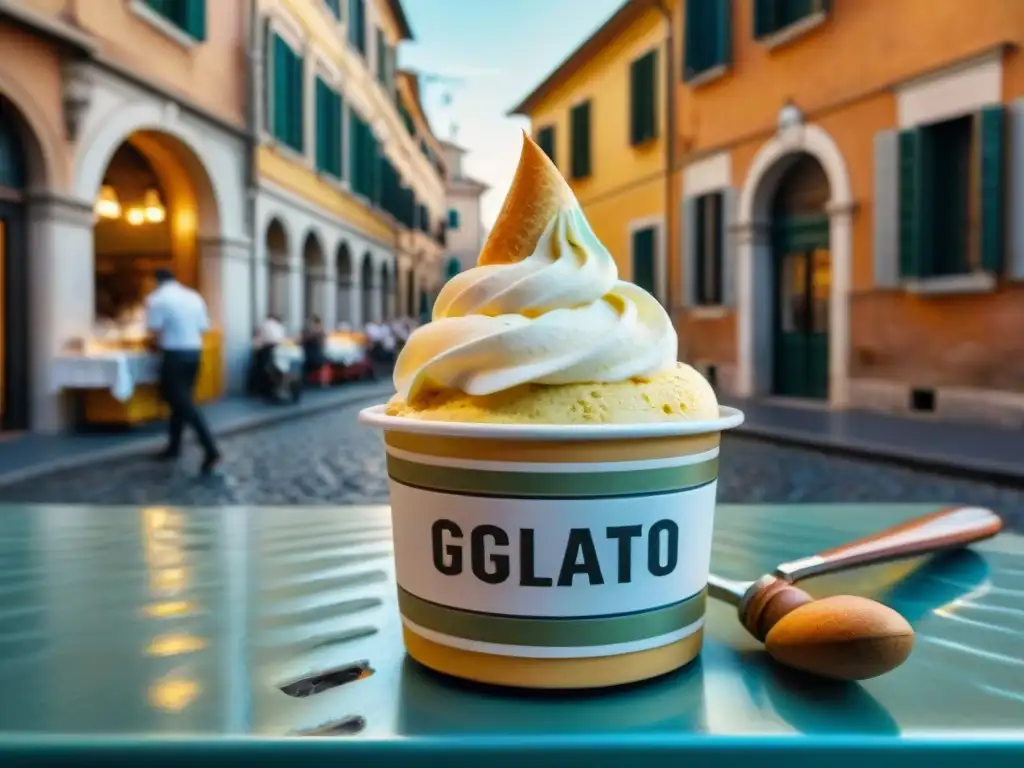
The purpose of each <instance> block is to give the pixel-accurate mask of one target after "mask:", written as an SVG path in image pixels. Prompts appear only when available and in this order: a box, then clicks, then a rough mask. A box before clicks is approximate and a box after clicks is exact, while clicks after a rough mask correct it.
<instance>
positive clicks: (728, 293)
mask: <svg viewBox="0 0 1024 768" xmlns="http://www.w3.org/2000/svg"><path fill="white" fill-rule="evenodd" d="M719 194H721V196H722V202H721V206H720V208H721V215H720V217H719V227H720V232H719V237H720V238H721V242H722V253H721V257H720V258H721V264H720V266H719V269H720V270H721V281H722V286H721V300H722V304H723V306H732V305H733V304H735V303H736V251H737V245H738V244H737V242H736V233H735V231H734V230H733V225H734V224H735V223H736V203H737V200H736V190H734V189H733V188H732V187H729V188H728V189H723V190H722V191H721V192H720V193H719Z"/></svg>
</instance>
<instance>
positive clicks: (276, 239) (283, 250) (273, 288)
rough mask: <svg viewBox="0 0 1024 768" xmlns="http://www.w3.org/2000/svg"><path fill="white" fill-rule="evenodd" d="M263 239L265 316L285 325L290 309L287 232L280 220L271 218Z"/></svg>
mask: <svg viewBox="0 0 1024 768" xmlns="http://www.w3.org/2000/svg"><path fill="white" fill-rule="evenodd" d="M264 237H265V248H266V253H267V257H266V258H267V314H268V315H273V316H274V317H276V318H277V319H278V321H279V322H281V323H287V322H288V317H289V310H290V308H291V307H290V305H291V280H290V267H289V262H290V258H289V253H290V252H291V251H290V248H289V244H288V232H287V230H285V228H284V224H282V223H281V220H280V219H277V218H273V219H271V220H270V224H268V225H267V232H266V235H265V236H264Z"/></svg>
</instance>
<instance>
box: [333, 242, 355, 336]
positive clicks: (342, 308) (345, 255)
mask: <svg viewBox="0 0 1024 768" xmlns="http://www.w3.org/2000/svg"><path fill="white" fill-rule="evenodd" d="M334 264H335V275H336V277H337V281H338V298H337V303H336V306H337V315H338V323H339V325H340V324H342V323H344V324H345V325H346V326H351V325H353V324H354V323H355V318H354V317H353V316H352V253H351V251H349V249H348V243H346V242H345V241H344V240H342V241H341V242H340V243H338V252H337V253H336V254H335V257H334Z"/></svg>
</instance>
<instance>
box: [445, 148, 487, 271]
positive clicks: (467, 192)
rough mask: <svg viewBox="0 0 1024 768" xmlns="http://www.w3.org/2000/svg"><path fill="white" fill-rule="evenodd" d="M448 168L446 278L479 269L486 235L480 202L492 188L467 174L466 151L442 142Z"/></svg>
mask: <svg viewBox="0 0 1024 768" xmlns="http://www.w3.org/2000/svg"><path fill="white" fill-rule="evenodd" d="M442 147H443V149H444V156H445V160H446V162H447V164H448V169H449V172H448V183H447V185H446V190H447V197H448V254H449V256H448V260H447V261H446V262H445V272H446V275H450V274H457V273H458V272H462V271H463V270H466V269H469V268H470V267H473V266H475V265H476V260H477V257H478V256H479V255H480V249H481V248H483V245H484V238H485V237H486V235H487V232H486V231H485V229H484V222H483V218H482V214H481V211H480V199H481V197H483V194H484V192H486V191H487V190H488V189H489V187H488V186H487V185H486V184H485V183H484V182H482V181H479V180H477V179H474V178H472V177H471V176H469V175H467V174H466V171H465V168H464V166H463V159H464V158H465V156H466V150H465V149H463V148H462V147H460V146H458V145H457V144H454V143H452V142H450V141H445V142H442Z"/></svg>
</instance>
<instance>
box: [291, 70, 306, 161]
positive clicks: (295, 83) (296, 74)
mask: <svg viewBox="0 0 1024 768" xmlns="http://www.w3.org/2000/svg"><path fill="white" fill-rule="evenodd" d="M289 53H290V54H291V55H290V57H289V58H290V61H289V71H288V96H289V100H288V101H289V104H288V110H289V113H290V114H289V116H288V117H289V123H288V125H289V129H290V130H289V136H288V144H289V146H291V148H292V149H294V150H295V151H296V152H302V151H303V148H304V147H305V132H304V127H305V126H304V116H303V95H302V92H303V78H302V65H303V58H302V57H301V56H299V55H297V54H295V53H293V52H291V51H289Z"/></svg>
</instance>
